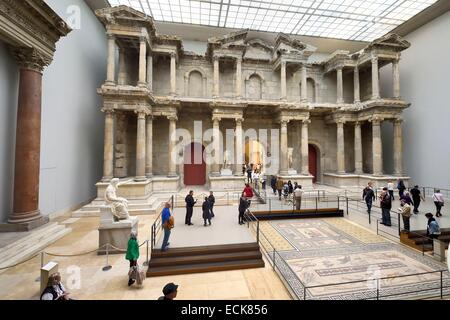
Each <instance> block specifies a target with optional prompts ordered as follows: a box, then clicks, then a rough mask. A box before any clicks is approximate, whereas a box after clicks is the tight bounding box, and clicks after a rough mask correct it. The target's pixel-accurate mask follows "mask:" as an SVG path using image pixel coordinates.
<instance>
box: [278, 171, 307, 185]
mask: <svg viewBox="0 0 450 320" xmlns="http://www.w3.org/2000/svg"><path fill="white" fill-rule="evenodd" d="M278 179H282V180H283V181H289V180H291V182H292V184H294V182H297V183H298V184H299V185H301V186H302V188H303V189H304V188H305V187H306V188H311V187H312V186H313V179H314V177H313V176H311V175H308V176H306V175H305V176H304V175H300V174H296V175H281V174H280V175H278Z"/></svg>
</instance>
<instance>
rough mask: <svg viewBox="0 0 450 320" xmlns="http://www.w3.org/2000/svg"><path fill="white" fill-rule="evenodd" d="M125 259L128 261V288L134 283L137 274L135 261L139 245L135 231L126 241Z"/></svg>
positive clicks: (137, 256) (137, 257)
mask: <svg viewBox="0 0 450 320" xmlns="http://www.w3.org/2000/svg"><path fill="white" fill-rule="evenodd" d="M125 259H127V260H128V261H130V272H128V276H129V277H128V286H131V285H132V284H133V283H135V282H136V273H137V272H138V270H137V268H138V266H137V261H138V259H139V244H138V241H137V233H136V231H133V232H131V235H130V239H129V240H128V246H127V253H126V255H125Z"/></svg>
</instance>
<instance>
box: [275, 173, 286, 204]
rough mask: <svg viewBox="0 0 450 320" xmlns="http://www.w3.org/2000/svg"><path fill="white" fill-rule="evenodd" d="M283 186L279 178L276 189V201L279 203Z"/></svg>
mask: <svg viewBox="0 0 450 320" xmlns="http://www.w3.org/2000/svg"><path fill="white" fill-rule="evenodd" d="M283 186H284V182H283V180H282V179H281V178H278V179H277V184H276V187H277V191H278V200H280V201H281V192H282V191H283Z"/></svg>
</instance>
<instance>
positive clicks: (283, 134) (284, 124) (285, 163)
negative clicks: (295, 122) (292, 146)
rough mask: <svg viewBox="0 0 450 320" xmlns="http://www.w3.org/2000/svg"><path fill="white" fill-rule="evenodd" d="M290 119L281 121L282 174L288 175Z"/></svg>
mask: <svg viewBox="0 0 450 320" xmlns="http://www.w3.org/2000/svg"><path fill="white" fill-rule="evenodd" d="M288 122H289V121H288V120H282V121H281V133H280V174H281V175H287V174H288V173H289V171H288V152H287V151H288V133H287V124H288Z"/></svg>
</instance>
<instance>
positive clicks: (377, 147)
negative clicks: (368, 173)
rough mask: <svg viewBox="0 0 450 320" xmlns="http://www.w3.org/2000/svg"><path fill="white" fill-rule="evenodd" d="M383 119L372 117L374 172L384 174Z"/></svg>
mask: <svg viewBox="0 0 450 320" xmlns="http://www.w3.org/2000/svg"><path fill="white" fill-rule="evenodd" d="M381 121H382V119H380V118H377V117H375V118H373V119H371V122H372V157H373V174H374V175H376V176H381V175H383V145H382V140H381Z"/></svg>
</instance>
